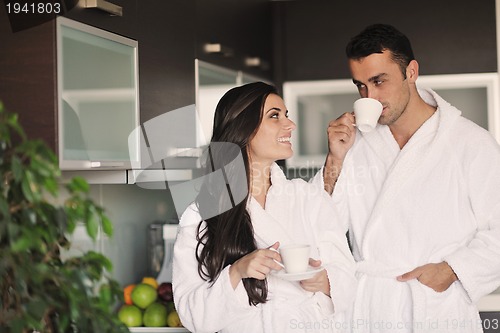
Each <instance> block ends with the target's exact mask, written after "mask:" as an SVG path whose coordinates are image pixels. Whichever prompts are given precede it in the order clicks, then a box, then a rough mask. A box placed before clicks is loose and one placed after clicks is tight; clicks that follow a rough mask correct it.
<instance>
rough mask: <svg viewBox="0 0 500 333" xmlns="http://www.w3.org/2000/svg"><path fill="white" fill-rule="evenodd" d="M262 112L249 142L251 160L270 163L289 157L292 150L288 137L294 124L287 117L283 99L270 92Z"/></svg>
mask: <svg viewBox="0 0 500 333" xmlns="http://www.w3.org/2000/svg"><path fill="white" fill-rule="evenodd" d="M262 112H263V114H262V122H261V123H260V126H259V128H258V129H257V132H256V133H255V136H254V137H253V138H252V139H251V140H250V143H249V154H250V159H251V161H253V162H266V163H269V162H270V163H272V162H274V161H277V160H282V159H286V158H289V157H291V156H292V155H293V150H292V144H291V142H290V138H291V135H292V131H293V130H294V129H295V127H296V125H295V123H294V122H293V121H291V120H290V119H288V111H287V109H286V106H285V103H284V102H283V99H282V98H281V97H279V96H278V95H275V94H270V95H269V96H268V97H267V98H266V101H265V103H264V108H263V110H262Z"/></svg>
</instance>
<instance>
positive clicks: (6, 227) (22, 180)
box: [0, 103, 128, 333]
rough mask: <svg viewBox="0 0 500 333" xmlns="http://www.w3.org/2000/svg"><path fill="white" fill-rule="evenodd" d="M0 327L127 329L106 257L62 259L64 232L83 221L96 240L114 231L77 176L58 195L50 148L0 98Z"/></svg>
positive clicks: (21, 331)
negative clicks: (25, 128) (33, 137)
mask: <svg viewBox="0 0 500 333" xmlns="http://www.w3.org/2000/svg"><path fill="white" fill-rule="evenodd" d="M0 176H1V182H0V191H1V194H2V195H1V196H0V331H1V332H5V333H27V332H33V331H38V332H42V333H46V332H47V333H55V332H83V333H87V332H94V333H98V332H128V330H127V329H126V327H125V326H123V325H122V324H121V323H120V322H119V321H118V319H117V317H116V315H115V314H114V313H113V306H114V304H116V302H117V301H119V298H120V295H121V291H120V286H119V285H118V283H117V282H116V281H114V280H113V279H112V278H110V276H109V272H110V270H111V268H112V267H111V262H110V261H109V260H108V259H107V258H106V257H105V256H103V255H102V254H100V253H96V252H92V251H89V252H86V253H84V254H82V255H81V256H77V257H71V258H68V259H66V260H63V258H62V257H61V250H64V249H68V248H69V247H70V245H71V244H70V241H69V235H71V233H72V232H73V231H74V230H75V227H76V225H77V224H78V223H83V224H85V227H86V230H87V233H88V235H89V236H90V237H91V238H93V239H94V240H95V239H96V237H97V234H98V232H99V229H101V230H102V231H103V232H104V233H105V234H107V235H111V234H112V225H111V223H110V221H109V219H108V218H107V217H106V215H105V214H104V210H103V208H102V207H100V206H98V205H96V204H95V203H94V202H93V201H92V200H91V199H90V198H89V197H88V184H87V183H86V182H85V181H84V180H83V179H80V178H75V179H73V180H72V181H71V182H70V183H69V184H67V185H66V190H67V192H68V196H67V199H66V200H64V202H63V203H61V204H54V203H53V202H56V201H57V199H58V198H59V194H60V193H59V190H60V189H59V184H58V182H57V180H58V177H59V176H60V171H59V169H58V166H57V161H56V157H55V155H54V153H53V152H52V151H51V150H50V149H49V148H48V147H47V146H46V145H45V144H44V143H43V142H42V141H39V140H28V139H27V137H26V135H25V133H24V131H23V129H22V128H21V126H20V125H19V123H18V121H17V115H16V114H11V113H7V112H6V111H5V110H4V108H3V106H2V104H1V103H0Z"/></svg>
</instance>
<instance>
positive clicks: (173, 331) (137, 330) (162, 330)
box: [129, 327, 189, 333]
mask: <svg viewBox="0 0 500 333" xmlns="http://www.w3.org/2000/svg"><path fill="white" fill-rule="evenodd" d="M129 331H130V333H189V331H188V330H187V329H186V328H184V327H129Z"/></svg>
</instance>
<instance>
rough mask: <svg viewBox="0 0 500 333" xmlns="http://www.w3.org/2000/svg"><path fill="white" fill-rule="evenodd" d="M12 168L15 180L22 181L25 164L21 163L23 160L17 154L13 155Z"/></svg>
mask: <svg viewBox="0 0 500 333" xmlns="http://www.w3.org/2000/svg"><path fill="white" fill-rule="evenodd" d="M11 168H12V174H13V175H14V179H15V181H16V182H18V181H20V180H21V178H22V177H23V165H22V163H21V160H20V159H19V158H18V157H17V156H13V157H12V162H11Z"/></svg>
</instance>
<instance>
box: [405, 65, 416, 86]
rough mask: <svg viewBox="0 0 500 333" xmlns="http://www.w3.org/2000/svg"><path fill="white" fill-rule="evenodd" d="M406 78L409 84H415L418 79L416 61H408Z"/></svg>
mask: <svg viewBox="0 0 500 333" xmlns="http://www.w3.org/2000/svg"><path fill="white" fill-rule="evenodd" d="M406 78H407V79H408V80H409V82H410V83H415V81H417V78H418V62H417V61H416V60H412V61H410V63H409V64H408V66H406Z"/></svg>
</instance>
